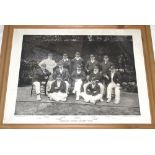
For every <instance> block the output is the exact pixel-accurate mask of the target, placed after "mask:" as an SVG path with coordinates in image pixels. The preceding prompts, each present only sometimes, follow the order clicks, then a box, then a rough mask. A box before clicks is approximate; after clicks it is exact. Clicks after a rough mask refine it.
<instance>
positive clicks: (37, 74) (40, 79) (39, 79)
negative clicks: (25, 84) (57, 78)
mask: <svg viewBox="0 0 155 155" xmlns="http://www.w3.org/2000/svg"><path fill="white" fill-rule="evenodd" d="M50 75H51V73H50V72H49V71H48V70H47V69H46V64H41V65H40V67H39V68H37V69H36V70H34V72H33V75H32V84H33V85H34V86H35V90H36V94H37V100H41V96H40V84H41V83H46V82H47V81H48V78H49V76H50Z"/></svg>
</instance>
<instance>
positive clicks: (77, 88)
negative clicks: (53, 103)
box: [73, 79, 83, 97]
mask: <svg viewBox="0 0 155 155" xmlns="http://www.w3.org/2000/svg"><path fill="white" fill-rule="evenodd" d="M82 83H83V82H82V80H81V79H78V80H76V81H75V84H74V90H73V92H74V93H76V96H77V97H79V96H80V95H81V86H82Z"/></svg>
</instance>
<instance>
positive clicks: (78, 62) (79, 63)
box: [71, 57, 84, 71]
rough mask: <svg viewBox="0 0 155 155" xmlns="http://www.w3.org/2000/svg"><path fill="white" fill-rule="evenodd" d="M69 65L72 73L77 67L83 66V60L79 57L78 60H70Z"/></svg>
mask: <svg viewBox="0 0 155 155" xmlns="http://www.w3.org/2000/svg"><path fill="white" fill-rule="evenodd" d="M71 65H72V71H74V70H75V69H77V66H81V67H83V66H84V60H83V59H82V58H81V57H80V59H79V60H77V59H75V58H74V59H72V60H71Z"/></svg>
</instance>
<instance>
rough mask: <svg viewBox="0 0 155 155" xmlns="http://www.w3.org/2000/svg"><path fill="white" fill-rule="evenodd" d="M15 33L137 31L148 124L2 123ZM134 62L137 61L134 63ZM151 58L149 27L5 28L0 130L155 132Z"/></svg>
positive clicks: (0, 72)
mask: <svg viewBox="0 0 155 155" xmlns="http://www.w3.org/2000/svg"><path fill="white" fill-rule="evenodd" d="M15 29H17V30H18V29H26V30H30V29H31V30H36V29H41V30H43V29H46V30H55V29H56V30H66V29H70V30H74V29H78V30H95V29H97V30H114V29H117V30H140V32H141V37H142V46H143V55H144V63H145V66H144V68H145V71H146V75H145V76H146V79H147V84H146V86H147V87H148V90H147V91H148V97H149V107H150V116H151V123H129V124H128V123H103V124H102V123H99V124H98V123H81V124H80V123H78V124H74V123H62V124H61V123H58V124H57V123H52V124H50V123H41V124H40V123H3V119H4V109H5V106H6V105H5V100H6V93H7V87H8V76H9V68H10V59H11V50H12V42H13V36H14V30H15ZM135 61H136V60H135ZM154 70H155V69H154V57H153V48H152V40H151V33H150V26H144V25H139V26H131V25H130V26H127V25H120V26H101V25H100V26H99V25H89V26H84V25H76V26H75V25H74V26H72V25H65V26H63V25H53V26H42V25H41V26H38V25H37V26H32V25H31V26H30V25H29V26H28V25H27V26H26V25H14V26H5V27H4V33H3V41H2V49H1V57H0V76H1V78H0V128H2V129H4V128H18V129H19V128H37V129H41V128H46V129H50V128H62V129H66V128H80V129H81V128H82V129H88V128H92V129H99V128H101V129H102V128H112V129H117V128H147V129H150V128H155V98H154V94H155V81H154Z"/></svg>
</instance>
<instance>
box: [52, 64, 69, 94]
mask: <svg viewBox="0 0 155 155" xmlns="http://www.w3.org/2000/svg"><path fill="white" fill-rule="evenodd" d="M57 76H60V77H61V79H62V81H64V82H65V83H66V93H67V94H68V91H69V86H70V84H69V80H70V74H69V72H68V69H66V68H64V67H63V63H62V62H59V63H58V68H57V69H56V70H55V71H54V73H53V79H54V80H56V78H57Z"/></svg>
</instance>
